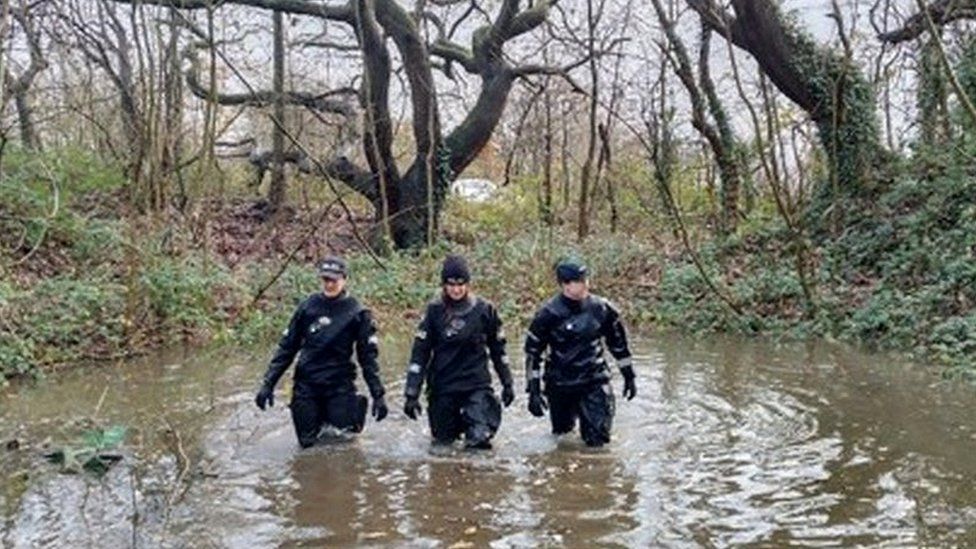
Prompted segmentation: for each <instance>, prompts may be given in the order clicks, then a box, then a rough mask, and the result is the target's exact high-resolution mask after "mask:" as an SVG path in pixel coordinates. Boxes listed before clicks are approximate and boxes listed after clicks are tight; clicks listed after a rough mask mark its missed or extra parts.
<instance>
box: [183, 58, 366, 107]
mask: <svg viewBox="0 0 976 549" xmlns="http://www.w3.org/2000/svg"><path fill="white" fill-rule="evenodd" d="M184 56H186V57H189V59H190V67H189V68H188V69H187V70H186V72H185V73H184V77H185V78H186V85H187V87H188V88H189V89H190V91H191V92H192V93H193V95H195V96H197V97H198V98H200V99H203V100H204V101H210V100H211V99H212V97H211V92H210V88H209V87H207V86H204V85H203V84H202V83H201V82H200V80H199V78H198V77H197V60H196V57H195V56H194V55H193V54H192V53H189V52H188V51H187V52H184ZM349 93H355V90H352V89H351V88H341V89H338V90H331V91H327V92H324V93H317V94H313V93H307V92H298V91H289V92H286V93H285V103H286V104H288V105H299V106H302V107H306V108H308V109H312V110H316V111H319V112H328V113H333V114H340V115H342V116H346V117H352V116H354V115H355V114H356V109H355V108H354V107H353V106H352V105H351V104H350V103H348V102H346V101H338V100H335V99H331V97H333V96H335V95H340V94H349ZM214 98H215V99H216V103H217V104H218V105H248V106H252V107H266V106H268V105H271V104H273V103H274V100H275V93H274V91H271V90H254V91H251V92H246V93H221V94H217V95H216V96H215V97H214Z"/></svg>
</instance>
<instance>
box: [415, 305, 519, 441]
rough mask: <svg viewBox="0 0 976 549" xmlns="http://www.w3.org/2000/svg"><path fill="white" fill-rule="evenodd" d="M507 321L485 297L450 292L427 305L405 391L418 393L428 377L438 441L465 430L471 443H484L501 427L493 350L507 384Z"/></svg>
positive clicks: (497, 368) (430, 415) (433, 431)
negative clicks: (452, 295) (455, 299)
mask: <svg viewBox="0 0 976 549" xmlns="http://www.w3.org/2000/svg"><path fill="white" fill-rule="evenodd" d="M501 325H502V322H501V319H500V318H499V317H498V313H497V311H495V308H494V307H493V306H492V305H491V303H489V302H487V301H485V300H483V299H481V298H477V297H468V298H466V299H464V300H461V301H459V302H453V301H450V300H449V299H448V298H446V297H444V298H441V299H437V300H434V301H432V302H430V303H429V304H428V305H427V310H426V312H425V313H424V317H423V319H421V321H420V325H419V326H418V327H417V333H416V335H415V337H414V341H413V350H412V351H411V353H410V366H409V367H408V369H407V384H406V390H405V394H406V397H407V398H417V397H418V396H419V395H420V390H421V387H422V386H423V383H424V381H426V382H427V398H428V406H429V407H428V412H427V418H428V421H429V422H430V431H431V435H432V436H433V437H434V439H435V440H436V441H437V442H441V443H450V442H453V441H454V440H457V439H458V438H459V437H460V436H461V434H462V433H463V434H464V437H465V443H466V444H468V445H469V446H480V445H485V444H487V443H488V441H489V440H491V438H492V437H493V436H494V434H495V432H496V431H497V430H498V427H499V425H500V424H501V416H502V411H501V405H500V404H499V402H498V399H497V398H496V397H495V394H494V392H493V391H492V387H491V374H490V373H489V372H488V356H489V355H490V356H491V361H492V364H493V365H494V367H495V373H496V374H497V375H498V378H499V380H500V381H501V383H502V385H503V386H506V387H511V385H512V372H511V370H510V369H509V364H508V356H506V355H505V333H504V331H503V330H502V327H501Z"/></svg>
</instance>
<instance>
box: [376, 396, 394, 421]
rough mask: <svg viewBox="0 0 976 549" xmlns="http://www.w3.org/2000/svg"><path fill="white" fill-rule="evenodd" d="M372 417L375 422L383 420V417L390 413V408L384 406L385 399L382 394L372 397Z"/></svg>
mask: <svg viewBox="0 0 976 549" xmlns="http://www.w3.org/2000/svg"><path fill="white" fill-rule="evenodd" d="M372 412H373V419H375V420H376V421H377V422H380V421H383V418H385V417H386V416H387V414H389V413H390V409H389V408H387V407H386V400H385V399H384V398H383V397H382V396H378V397H376V398H374V399H373V410H372Z"/></svg>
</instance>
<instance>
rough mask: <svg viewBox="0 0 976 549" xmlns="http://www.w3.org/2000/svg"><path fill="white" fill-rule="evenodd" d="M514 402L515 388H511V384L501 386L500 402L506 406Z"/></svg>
mask: <svg viewBox="0 0 976 549" xmlns="http://www.w3.org/2000/svg"><path fill="white" fill-rule="evenodd" d="M513 402H515V389H512V386H511V385H505V386H504V387H502V403H503V404H504V405H505V407H506V408H508V407H509V406H511V405H512V403H513Z"/></svg>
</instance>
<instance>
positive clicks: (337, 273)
mask: <svg viewBox="0 0 976 549" xmlns="http://www.w3.org/2000/svg"><path fill="white" fill-rule="evenodd" d="M318 270H319V276H320V277H322V278H328V279H330V280H336V279H339V278H346V275H347V274H348V271H347V269H346V262H345V261H343V259H342V258H341V257H339V256H335V255H330V256H328V257H326V258H325V259H323V260H322V262H321V263H319V269H318Z"/></svg>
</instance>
